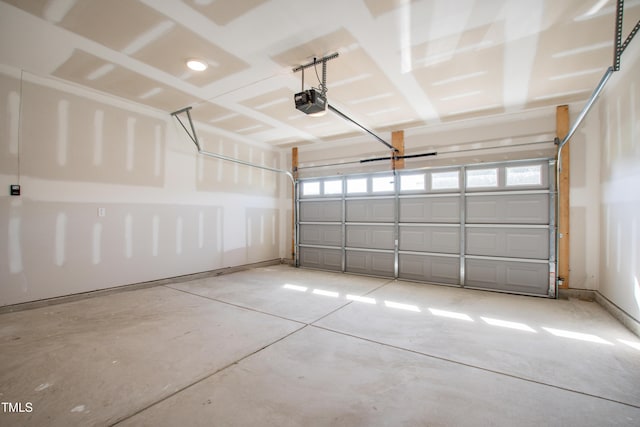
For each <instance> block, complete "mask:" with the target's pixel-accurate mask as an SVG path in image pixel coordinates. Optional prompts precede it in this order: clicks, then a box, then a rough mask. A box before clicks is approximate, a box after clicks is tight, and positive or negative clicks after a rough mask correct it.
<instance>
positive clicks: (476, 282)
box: [465, 259, 549, 295]
mask: <svg viewBox="0 0 640 427" xmlns="http://www.w3.org/2000/svg"><path fill="white" fill-rule="evenodd" d="M465 274H466V285H467V286H471V287H476V288H483V289H491V290H502V291H508V292H517V293H525V294H534V295H546V294H547V289H548V286H549V265H548V264H546V263H528V262H517V261H502V260H487V259H481V260H480V259H467V260H466V263H465Z"/></svg>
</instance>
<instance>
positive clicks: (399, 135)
mask: <svg viewBox="0 0 640 427" xmlns="http://www.w3.org/2000/svg"><path fill="white" fill-rule="evenodd" d="M391 145H393V148H397V149H398V152H397V153H396V154H397V155H398V156H404V131H403V130H396V131H393V132H391ZM391 169H404V159H398V160H396V159H391Z"/></svg>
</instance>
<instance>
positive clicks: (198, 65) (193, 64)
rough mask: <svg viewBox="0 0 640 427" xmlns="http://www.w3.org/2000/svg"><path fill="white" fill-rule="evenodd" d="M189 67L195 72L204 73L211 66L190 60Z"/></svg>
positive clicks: (196, 60)
mask: <svg viewBox="0 0 640 427" xmlns="http://www.w3.org/2000/svg"><path fill="white" fill-rule="evenodd" d="M187 67H189V68H190V69H191V70H193V71H204V70H206V69H207V68H208V67H209V66H208V65H207V63H206V62H204V61H201V60H199V59H189V60H188V61H187Z"/></svg>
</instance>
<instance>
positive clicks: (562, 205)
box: [556, 105, 570, 289]
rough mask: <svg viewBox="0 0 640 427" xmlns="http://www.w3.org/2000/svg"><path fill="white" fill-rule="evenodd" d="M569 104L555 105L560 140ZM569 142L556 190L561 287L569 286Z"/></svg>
mask: <svg viewBox="0 0 640 427" xmlns="http://www.w3.org/2000/svg"><path fill="white" fill-rule="evenodd" d="M569 125H570V123H569V106H568V105H560V106H558V107H556V136H557V137H558V138H560V140H562V139H563V138H564V137H565V136H567V133H569ZM569 164H570V156H569V144H565V146H564V147H563V148H562V167H561V171H560V177H559V179H560V182H558V190H559V191H560V199H559V200H558V219H557V220H558V233H559V237H560V239H559V240H558V242H559V243H558V278H559V279H561V280H562V282H561V286H560V287H561V288H563V289H566V288H568V287H569V272H570V268H569V256H570V251H569V230H570V227H569V224H570V223H569V184H570V182H569Z"/></svg>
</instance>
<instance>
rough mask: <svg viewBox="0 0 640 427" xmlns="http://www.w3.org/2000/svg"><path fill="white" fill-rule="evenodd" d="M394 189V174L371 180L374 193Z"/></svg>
mask: <svg viewBox="0 0 640 427" xmlns="http://www.w3.org/2000/svg"><path fill="white" fill-rule="evenodd" d="M394 189H395V181H394V180H393V177H392V176H377V177H374V178H373V179H372V180H371V191H373V192H374V193H382V192H385V191H386V192H388V191H393V190H394Z"/></svg>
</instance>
